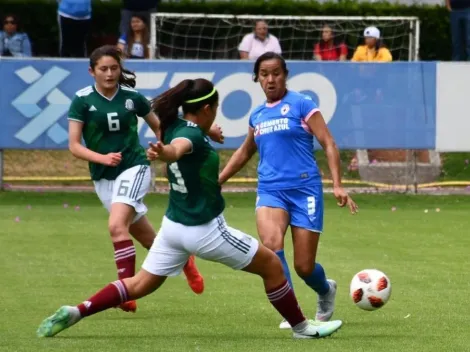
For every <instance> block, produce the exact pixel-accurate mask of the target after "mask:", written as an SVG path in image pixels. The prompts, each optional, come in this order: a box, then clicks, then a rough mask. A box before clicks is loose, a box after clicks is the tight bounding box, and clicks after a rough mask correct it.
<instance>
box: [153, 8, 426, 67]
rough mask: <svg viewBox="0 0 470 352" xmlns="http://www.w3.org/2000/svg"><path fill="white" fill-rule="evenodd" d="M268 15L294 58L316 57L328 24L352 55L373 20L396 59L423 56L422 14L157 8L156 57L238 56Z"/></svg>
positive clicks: (273, 29)
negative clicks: (321, 14) (192, 11)
mask: <svg viewBox="0 0 470 352" xmlns="http://www.w3.org/2000/svg"><path fill="white" fill-rule="evenodd" d="M261 19H262V20H264V21H265V22H266V23H267V24H268V27H269V33H271V34H273V35H275V36H276V37H277V38H278V39H279V42H280V45H281V48H282V54H283V56H284V57H285V58H286V59H289V60H312V58H313V48H314V45H315V44H316V43H318V42H319V40H320V39H321V35H322V29H323V27H324V26H325V25H328V26H329V27H331V28H332V29H333V30H334V32H335V37H336V40H338V41H340V42H343V43H344V44H345V45H346V46H347V47H348V49H349V50H348V58H350V57H351V56H352V55H353V53H354V50H355V48H356V47H357V46H358V45H360V44H362V43H363V32H364V29H365V28H366V27H368V26H375V27H378V28H379V29H380V31H381V35H382V39H383V41H384V43H385V45H386V46H387V47H388V48H389V49H390V50H391V52H392V55H393V58H394V60H395V61H412V60H417V59H418V52H419V20H418V18H416V17H347V16H346V17H335V16H334V17H330V16H326V17H325V16H324V17H318V16H306V17H301V16H254V15H241V16H235V15H216V14H210V15H209V14H185V13H155V14H153V15H152V23H151V47H152V50H151V51H152V54H153V55H154V58H165V59H208V60H214V59H238V58H239V53H238V45H239V44H240V42H241V40H242V38H243V36H244V35H245V34H248V33H250V32H252V31H253V29H254V25H255V22H256V20H261Z"/></svg>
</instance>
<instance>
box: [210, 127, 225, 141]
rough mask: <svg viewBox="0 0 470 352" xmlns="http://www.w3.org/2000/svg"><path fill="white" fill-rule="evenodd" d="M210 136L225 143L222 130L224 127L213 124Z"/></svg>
mask: <svg viewBox="0 0 470 352" xmlns="http://www.w3.org/2000/svg"><path fill="white" fill-rule="evenodd" d="M209 137H210V138H211V139H212V140H213V141H214V142H217V143H220V144H224V140H225V137H224V132H223V131H222V127H220V126H219V125H217V124H213V125H212V127H211V129H210V130H209Z"/></svg>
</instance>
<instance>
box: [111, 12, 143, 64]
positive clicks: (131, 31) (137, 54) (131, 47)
mask: <svg viewBox="0 0 470 352" xmlns="http://www.w3.org/2000/svg"><path fill="white" fill-rule="evenodd" d="M149 44H150V34H149V29H148V26H147V23H146V22H145V18H144V17H143V16H140V15H133V16H132V18H131V23H130V25H129V28H128V30H127V33H126V34H123V35H122V36H121V38H119V42H118V48H119V49H120V50H121V51H122V52H123V53H124V57H127V58H130V59H148V58H149V57H150V55H149Z"/></svg>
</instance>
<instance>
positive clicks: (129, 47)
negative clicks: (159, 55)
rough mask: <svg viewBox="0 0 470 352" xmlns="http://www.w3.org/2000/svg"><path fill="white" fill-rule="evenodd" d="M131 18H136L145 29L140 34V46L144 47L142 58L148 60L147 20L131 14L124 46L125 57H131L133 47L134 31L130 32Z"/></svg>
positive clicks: (148, 34) (148, 37) (148, 38)
mask: <svg viewBox="0 0 470 352" xmlns="http://www.w3.org/2000/svg"><path fill="white" fill-rule="evenodd" d="M132 17H136V18H138V19H139V20H141V21H142V22H143V23H144V25H145V28H144V30H143V32H142V42H141V44H142V46H143V47H144V58H146V59H148V58H149V57H150V55H149V43H150V33H149V28H148V24H147V20H146V19H145V17H144V16H141V15H139V14H133V15H132V16H131V21H129V28H128V29H127V44H126V55H127V57H131V56H132V55H131V52H132V46H133V45H134V43H135V41H134V31H133V30H132Z"/></svg>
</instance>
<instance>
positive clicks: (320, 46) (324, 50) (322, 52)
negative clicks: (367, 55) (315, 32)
mask: <svg viewBox="0 0 470 352" xmlns="http://www.w3.org/2000/svg"><path fill="white" fill-rule="evenodd" d="M347 56H348V47H347V46H346V45H345V44H344V42H342V41H341V40H340V39H339V38H337V37H336V35H335V33H334V31H333V29H332V28H331V27H330V26H329V25H327V24H326V25H324V26H323V29H322V33H321V40H320V41H319V42H318V43H317V44H315V47H314V49H313V58H314V59H315V60H317V61H345V60H346V58H347Z"/></svg>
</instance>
